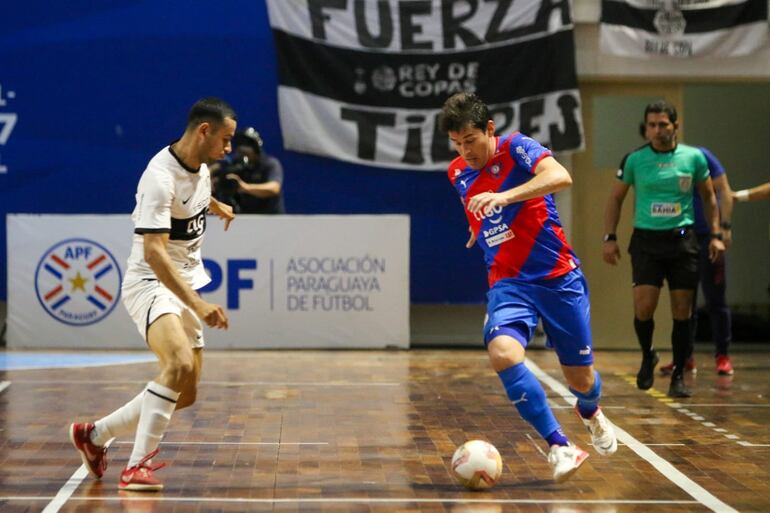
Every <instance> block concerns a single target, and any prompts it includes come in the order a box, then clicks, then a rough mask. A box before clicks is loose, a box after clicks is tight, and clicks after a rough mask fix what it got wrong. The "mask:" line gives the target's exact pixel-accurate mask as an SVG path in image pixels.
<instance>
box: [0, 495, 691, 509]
mask: <svg viewBox="0 0 770 513" xmlns="http://www.w3.org/2000/svg"><path fill="white" fill-rule="evenodd" d="M51 498H52V497H50V496H49V497H42V496H38V495H30V496H27V495H9V496H0V500H3V501H41V500H49V499H51ZM69 500H70V501H71V502H76V501H82V502H92V501H105V502H117V501H120V502H123V501H125V502H208V503H241V504H312V503H316V504H318V503H321V504H337V503H348V504H567V505H572V504H698V501H694V500H654V499H653V500H632V499H617V500H612V499H582V500H581V499H577V500H571V499H454V498H443V499H442V498H418V497H403V498H398V497H323V498H321V497H307V498H302V497H300V498H293V499H289V498H287V499H282V498H275V499H260V498H251V497H166V496H161V497H158V496H153V497H149V496H146V497H133V496H128V495H126V496H125V497H123V496H102V497H86V496H78V497H71V498H70V499H69ZM54 511H58V510H52V511H48V509H47V508H46V509H44V510H43V513H53V512H54Z"/></svg>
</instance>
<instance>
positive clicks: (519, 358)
mask: <svg viewBox="0 0 770 513" xmlns="http://www.w3.org/2000/svg"><path fill="white" fill-rule="evenodd" d="M501 338H502V337H498V338H494V339H492V340H491V341H490V343H489V346H488V347H487V351H488V353H489V361H490V363H491V364H492V368H493V369H494V370H495V371H496V372H500V371H502V370H504V369H507V368H508V367H513V366H514V365H517V364H519V363H521V362H523V361H524V348H523V347H521V345H520V344H519V343H518V342H517V341H515V340H513V339H509V340H501ZM517 345H518V347H516V346H517Z"/></svg>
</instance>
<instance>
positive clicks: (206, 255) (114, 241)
mask: <svg viewBox="0 0 770 513" xmlns="http://www.w3.org/2000/svg"><path fill="white" fill-rule="evenodd" d="M7 227H8V332H7V342H8V345H9V347H14V348H104V349H107V348H138V349H141V348H144V347H146V346H145V344H144V342H143V340H142V337H141V336H140V334H139V332H138V331H137V328H136V327H135V325H134V324H133V322H132V321H131V319H130V318H129V316H128V314H127V312H126V310H125V308H124V307H123V305H122V304H120V303H121V296H120V283H121V280H122V277H123V275H124V274H125V267H126V260H127V258H128V254H129V252H130V250H131V241H132V236H131V234H132V232H133V225H132V223H131V219H130V218H129V216H128V215H26V214H24V215H21V214H19V215H9V216H7ZM409 230H410V227H409V217H408V216H405V215H353V216H333V215H319V216H293V215H289V216H256V215H254V216H249V215H242V216H239V217H238V218H237V219H236V220H235V221H234V222H233V224H232V225H231V226H230V229H229V230H228V231H227V232H224V231H223V230H222V224H221V223H220V222H219V221H218V220H216V219H215V218H212V219H210V222H209V223H208V228H207V233H206V237H205V241H204V243H203V249H202V252H203V263H204V265H205V268H206V271H207V272H208V274H209V276H210V277H211V283H209V285H207V286H206V287H204V288H203V289H201V290H200V291H199V292H200V293H201V295H202V297H203V298H204V299H205V300H206V301H209V302H213V303H217V304H220V305H222V306H223V308H224V309H225V312H226V314H227V316H228V318H229V320H230V328H229V330H227V331H223V330H215V329H206V330H205V341H206V347H208V348H214V349H222V348H243V349H247V348H384V347H388V346H392V347H400V348H405V347H408V346H409Z"/></svg>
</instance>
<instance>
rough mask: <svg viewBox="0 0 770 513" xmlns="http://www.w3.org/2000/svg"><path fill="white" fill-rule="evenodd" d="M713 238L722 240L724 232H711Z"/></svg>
mask: <svg viewBox="0 0 770 513" xmlns="http://www.w3.org/2000/svg"><path fill="white" fill-rule="evenodd" d="M711 238H712V239H718V240H722V232H716V233H712V234H711Z"/></svg>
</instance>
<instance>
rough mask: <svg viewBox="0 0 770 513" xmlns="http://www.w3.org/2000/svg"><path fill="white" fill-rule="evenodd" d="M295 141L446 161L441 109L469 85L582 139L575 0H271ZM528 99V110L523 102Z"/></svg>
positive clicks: (288, 133) (288, 132)
mask: <svg viewBox="0 0 770 513" xmlns="http://www.w3.org/2000/svg"><path fill="white" fill-rule="evenodd" d="M267 7H268V13H269V15H270V26H271V29H272V32H273V40H274V42H275V48H276V52H277V60H278V82H279V83H278V98H279V113H280V117H281V131H282V134H283V141H284V144H285V147H286V148H287V149H291V150H296V151H303V152H308V153H313V154H316V155H322V156H326V157H331V158H335V159H340V160H345V161H349V162H356V163H359V164H364V165H371V166H382V167H391V168H401V169H412V170H441V171H445V170H446V167H447V165H448V164H449V162H451V161H452V159H453V158H454V157H455V156H456V153H455V151H454V149H453V148H452V147H451V146H450V143H449V140H448V137H447V134H445V133H441V131H440V130H437V128H436V117H437V115H438V113H439V111H440V109H441V107H442V105H443V104H444V102H445V101H446V99H447V98H448V97H450V96H451V95H453V94H455V93H458V92H462V91H469V92H475V93H478V94H479V96H480V97H481V98H482V99H483V100H484V101H485V102H486V103H487V104H488V105H489V106H490V108H492V109H500V110H508V111H511V113H512V111H513V110H516V116H511V117H510V118H509V119H508V123H507V124H505V125H504V126H498V130H499V131H500V132H501V133H503V132H504V131H505V130H507V131H515V130H519V131H521V132H523V133H525V134H527V135H529V136H531V137H535V138H537V139H538V141H540V142H541V143H542V144H544V145H546V146H548V147H550V148H551V149H552V150H554V151H557V152H568V151H573V150H577V149H580V148H582V146H583V132H582V124H581V121H580V120H581V114H580V94H579V91H578V88H577V77H576V74H575V48H574V38H573V33H572V31H573V25H572V16H571V12H570V6H569V2H568V1H567V0H560V1H553V0H516V1H515V2H510V1H506V2H500V1H497V2H489V1H482V0H464V1H462V2H446V1H441V0H426V1H420V2H404V1H399V0H363V1H356V2H328V1H326V0H267ZM519 106H521V108H518V107H519Z"/></svg>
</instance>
